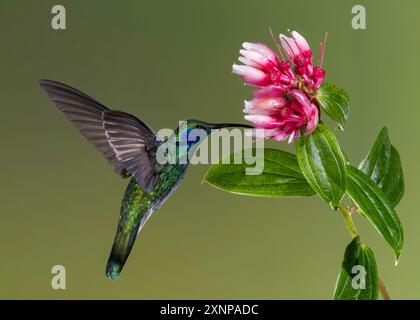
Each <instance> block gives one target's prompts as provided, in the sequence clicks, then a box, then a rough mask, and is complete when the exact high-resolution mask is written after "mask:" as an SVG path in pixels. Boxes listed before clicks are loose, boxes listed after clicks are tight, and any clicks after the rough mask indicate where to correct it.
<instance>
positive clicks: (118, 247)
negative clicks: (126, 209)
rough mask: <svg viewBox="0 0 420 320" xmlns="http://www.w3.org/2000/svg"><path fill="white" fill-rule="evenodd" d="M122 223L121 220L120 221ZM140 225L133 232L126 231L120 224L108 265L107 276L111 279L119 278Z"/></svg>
mask: <svg viewBox="0 0 420 320" xmlns="http://www.w3.org/2000/svg"><path fill="white" fill-rule="evenodd" d="M120 224H121V221H120ZM137 231H138V226H137V228H135V230H132V231H131V232H124V231H123V230H121V228H120V225H118V231H117V234H116V235H115V239H114V245H113V246H112V250H111V254H110V255H109V259H108V263H107V265H106V276H107V277H108V278H110V279H117V278H118V276H119V275H120V273H121V271H122V269H123V267H124V264H125V262H126V261H127V258H128V256H129V255H130V252H131V249H132V248H133V245H134V241H135V240H136V237H137Z"/></svg>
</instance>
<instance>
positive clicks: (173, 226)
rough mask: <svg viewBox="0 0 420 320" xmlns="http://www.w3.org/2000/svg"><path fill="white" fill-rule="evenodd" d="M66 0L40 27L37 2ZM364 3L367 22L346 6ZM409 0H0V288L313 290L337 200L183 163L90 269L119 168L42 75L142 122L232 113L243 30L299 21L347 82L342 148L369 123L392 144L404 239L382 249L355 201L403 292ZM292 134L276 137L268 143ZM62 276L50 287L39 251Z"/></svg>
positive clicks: (342, 237) (301, 294) (107, 292)
mask: <svg viewBox="0 0 420 320" xmlns="http://www.w3.org/2000/svg"><path fill="white" fill-rule="evenodd" d="M54 4H63V5H65V7H66V9H67V30H66V31H54V30H53V29H52V28H51V26H50V23H51V18H52V14H51V7H52V6H53V5H54ZM356 4H362V5H365V7H366V9H367V30H353V29H352V28H351V19H352V14H351V9H352V6H353V5H356ZM418 12H420V2H419V1H417V0H412V1H408V0H406V1H384V0H377V1H374V0H371V1H361V0H357V1H336V0H328V1H327V0H325V1H321V0H318V1H308V0H291V1H281V0H273V1H243V0H242V1H241V0H235V1H226V0H212V1H197V0H190V1H184V0H178V1H163V0H141V1H138V0H136V1H135V0H131V1H104V0H101V1H99V0H95V1H93V0H92V1H82V0H77V1H76V0H72V1H65V0H61V1H41V0H38V1H29V0H27V1H21V0H13V1H12V0H2V1H1V2H0V39H1V59H0V70H1V77H0V105H1V110H2V113H1V125H0V133H1V160H0V161H1V163H0V165H1V171H0V178H1V185H0V214H1V218H0V250H1V262H0V274H1V275H2V280H1V284H0V298H11V299H15V298H25V299H26V298H39V299H44V298H51V299H61V298H80V299H85V298H88V299H93V298H118V299H120V298H121V299H124V298H125V299H134V298H136V299H137V298H139V299H148V298H150V299H154V298H203V299H204V298H208V299H216V298H249V299H254V298H256V299H260V298H261V299H295V298H303V299H324V298H325V299H329V298H330V297H331V295H332V292H333V289H334V284H335V281H336V277H337V274H338V270H339V266H340V263H341V259H342V256H343V253H344V248H345V246H346V245H347V243H348V242H349V241H350V237H349V235H348V233H347V231H346V229H345V226H344V223H343V221H342V218H341V216H340V215H339V214H337V213H334V212H332V211H331V210H330V208H329V207H328V205H326V204H325V203H323V202H322V201H321V200H319V198H316V197H313V198H307V199H263V198H247V197H240V196H236V195H231V194H228V193H224V192H221V191H219V190H216V189H213V188H212V187H210V186H209V185H206V184H202V183H201V181H202V177H203V174H204V173H205V171H206V170H207V169H208V166H205V165H202V166H193V167H191V168H190V169H189V172H188V174H187V177H186V179H185V181H184V183H183V184H182V185H181V187H180V188H179V190H178V191H177V192H176V194H175V195H174V196H173V197H171V198H170V199H169V200H168V201H167V202H166V203H165V205H164V206H163V207H162V208H161V209H160V210H159V211H158V212H157V214H155V215H154V216H153V218H152V219H151V220H150V221H149V222H148V224H147V226H146V227H145V228H144V229H143V232H142V233H141V236H140V239H138V241H137V244H136V245H135V247H134V249H133V252H132V254H131V257H130V258H129V260H128V263H127V265H126V267H125V269H124V271H123V273H122V276H121V278H120V279H119V280H118V281H110V280H107V279H106V278H105V275H104V269H105V264H106V261H107V258H108V254H109V250H110V248H111V245H112V241H113V237H114V231H115V228H116V223H117V220H118V214H119V207H120V201H121V198H122V195H123V192H124V189H125V185H126V183H127V181H126V180H122V179H120V178H119V177H118V176H117V175H115V174H114V173H113V172H112V169H111V168H110V167H109V165H108V164H107V163H106V161H105V160H104V159H103V158H102V156H101V155H100V154H99V153H98V152H96V151H95V150H94V149H93V148H92V147H91V146H89V144H88V143H87V142H86V141H84V140H83V139H82V138H81V137H80V136H79V134H78V133H77V131H76V130H75V129H74V128H73V127H72V125H71V124H70V123H69V122H68V121H67V120H66V119H65V118H64V117H63V115H62V114H60V113H59V112H58V111H57V110H56V108H55V107H54V106H53V105H52V103H51V102H50V101H49V100H48V99H47V97H46V96H45V95H44V93H43V92H42V91H41V89H40V87H39V86H38V84H37V80H38V79H41V78H49V79H55V80H58V81H62V82H65V83H69V84H71V85H74V86H76V87H77V88H79V89H81V90H82V91H85V92H87V93H88V94H90V95H92V96H93V97H95V98H97V99H98V100H99V101H101V102H103V103H104V104H105V105H107V106H109V107H113V108H117V109H122V110H125V111H128V112H131V113H133V114H135V115H137V116H139V117H141V118H143V119H144V120H146V121H147V122H148V123H149V124H150V125H151V126H153V127H154V128H156V129H159V128H162V127H175V126H176V125H177V122H178V120H182V119H185V118H198V119H203V120H207V121H215V122H216V121H243V120H242V100H243V99H245V98H249V97H250V95H251V90H250V89H249V88H247V87H244V86H242V82H241V80H240V79H239V78H238V77H235V76H233V75H231V73H230V72H231V64H232V63H233V62H234V61H235V60H236V58H237V56H238V50H239V48H240V46H241V43H242V42H243V41H245V40H246V41H262V42H268V43H271V40H270V37H269V34H268V32H267V28H268V27H269V26H271V27H272V28H273V29H274V30H275V32H276V33H280V32H284V31H285V30H286V29H287V28H291V29H296V30H298V31H299V32H301V33H302V34H303V35H304V36H305V37H306V38H307V39H308V40H309V41H310V43H311V44H312V46H313V47H314V51H315V52H316V54H317V52H318V50H317V48H318V46H317V44H318V43H319V42H320V41H321V40H322V37H323V34H324V32H325V31H328V32H329V35H330V38H329V43H328V46H327V54H326V60H325V68H326V69H327V73H328V80H329V81H332V82H335V83H337V84H339V85H341V86H343V87H344V88H346V90H347V91H348V92H349V94H350V96H351V99H352V107H351V115H350V120H349V122H348V125H347V127H346V131H345V132H344V133H337V135H338V138H339V140H340V142H341V143H342V145H343V147H344V148H345V150H346V151H347V153H348V155H349V157H350V159H351V160H352V161H353V162H354V163H358V162H359V161H360V160H361V159H362V158H363V157H364V155H365V154H366V152H367V151H368V150H369V148H370V146H371V145H372V142H373V140H374V138H375V137H376V134H377V133H378V131H379V130H380V129H381V127H382V126H383V125H386V126H388V128H389V129H390V134H391V139H392V142H393V144H394V145H395V146H397V148H398V149H399V151H400V154H401V157H402V159H403V164H404V170H405V176H406V194H405V197H404V198H403V200H402V202H401V204H400V205H399V207H398V212H399V215H400V217H401V220H402V222H403V225H404V228H405V235H406V236H405V239H406V243H405V249H404V252H403V255H402V257H401V260H400V264H399V266H398V267H395V266H394V258H393V255H392V251H391V249H390V248H389V247H388V246H387V245H386V243H385V242H384V241H383V240H382V239H381V238H380V236H379V235H378V234H377V233H376V232H375V230H374V229H373V228H372V226H371V225H370V224H368V223H367V222H366V221H365V220H364V219H362V218H358V219H356V220H357V221H356V222H357V225H358V227H359V229H360V230H359V231H360V233H361V235H362V238H363V240H364V242H366V243H367V244H369V246H371V248H372V249H373V250H374V252H375V253H376V257H377V262H378V266H379V271H380V273H381V275H382V277H383V280H384V282H385V283H386V285H387V286H388V288H389V291H390V293H391V295H392V297H394V298H408V299H417V298H420V255H419V244H420V215H419V213H418V210H416V208H417V206H418V203H419V201H420V198H416V196H415V195H416V194H418V192H419V189H420V182H419V181H420V176H419V170H418V164H419V160H420V159H419V157H420V151H419V143H418V140H417V135H418V121H419V117H420V107H419V100H420V90H419V84H420V80H419V71H420V61H419V59H418V53H419V51H420V45H419V44H418V43H417V40H416V39H417V34H418V30H419V29H420V19H419V18H418ZM270 145H271V146H275V147H278V148H284V149H287V150H291V148H290V147H289V146H287V145H286V144H284V143H277V144H273V143H271V144H270ZM56 264H61V265H64V266H65V267H66V270H67V289H66V290H63V291H60V290H58V291H56V290H53V289H52V288H51V284H50V282H51V278H52V275H51V273H50V272H51V268H52V266H53V265H56Z"/></svg>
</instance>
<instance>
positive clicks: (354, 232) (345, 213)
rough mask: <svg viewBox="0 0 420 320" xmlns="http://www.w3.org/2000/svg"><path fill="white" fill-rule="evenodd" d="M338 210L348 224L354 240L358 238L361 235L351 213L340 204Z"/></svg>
mask: <svg viewBox="0 0 420 320" xmlns="http://www.w3.org/2000/svg"><path fill="white" fill-rule="evenodd" d="M338 208H339V209H340V212H341V214H342V215H343V218H344V222H345V223H346V226H347V229H348V230H349V232H350V234H351V236H352V237H353V238H354V237H357V236H358V235H359V232H358V231H357V229H356V226H355V225H354V223H353V219H352V217H351V211H350V210H349V209H348V208H347V207H346V206H345V205H343V204H340V205H339V206H338Z"/></svg>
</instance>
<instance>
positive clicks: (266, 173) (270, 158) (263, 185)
mask: <svg viewBox="0 0 420 320" xmlns="http://www.w3.org/2000/svg"><path fill="white" fill-rule="evenodd" d="M253 154H256V155H258V152H256V150H255V149H253ZM237 155H238V153H236V154H235V153H233V154H231V155H230V157H229V163H230V164H224V163H223V162H226V161H223V162H222V163H219V164H216V165H213V166H211V167H210V169H209V170H208V172H207V173H206V175H205V177H204V181H206V182H208V183H209V184H211V185H213V186H214V187H216V188H219V189H222V190H224V191H228V192H231V193H236V194H242V195H249V196H260V197H296V196H311V195H314V194H315V192H314V191H313V190H312V188H311V187H310V186H309V184H308V183H307V181H306V179H305V177H304V176H303V174H302V172H301V170H300V167H299V164H298V162H297V159H296V156H295V155H294V154H291V153H288V152H285V151H281V150H275V149H264V150H263V153H262V155H263V158H258V160H257V161H261V163H262V161H264V162H263V163H264V169H263V172H262V173H261V174H259V175H247V172H246V168H251V167H254V166H255V164H253V165H248V164H246V163H245V161H241V163H240V164H234V159H235V156H237ZM239 155H242V151H240V152H239ZM241 159H244V157H242V158H241Z"/></svg>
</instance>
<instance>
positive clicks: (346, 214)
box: [338, 204, 391, 300]
mask: <svg viewBox="0 0 420 320" xmlns="http://www.w3.org/2000/svg"><path fill="white" fill-rule="evenodd" d="M338 208H339V209H340V212H341V214H342V215H343V218H344V222H345V223H346V226H347V229H348V230H349V232H350V234H351V236H352V237H353V238H354V237H357V236H358V235H359V232H358V231H357V229H356V226H355V225H354V222H353V219H352V217H351V215H352V213H353V212H355V211H357V207H354V206H353V207H350V208H347V207H346V206H345V205H344V204H340V205H339V206H338ZM378 287H379V290H380V291H381V294H382V297H383V298H384V300H391V296H390V295H389V292H388V290H387V289H386V287H385V284H384V283H383V281H382V279H381V277H379V276H378Z"/></svg>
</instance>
